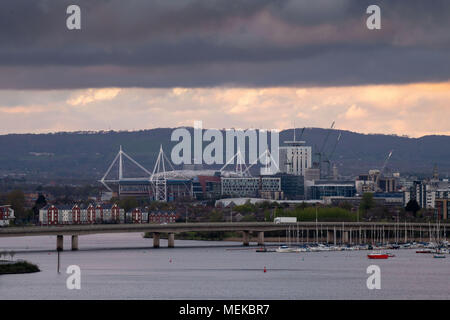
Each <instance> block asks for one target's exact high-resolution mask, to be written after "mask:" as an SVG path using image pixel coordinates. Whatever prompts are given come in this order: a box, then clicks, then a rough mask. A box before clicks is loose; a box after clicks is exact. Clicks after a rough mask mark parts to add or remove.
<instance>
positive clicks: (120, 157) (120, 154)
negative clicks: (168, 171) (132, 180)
mask: <svg viewBox="0 0 450 320" xmlns="http://www.w3.org/2000/svg"><path fill="white" fill-rule="evenodd" d="M124 156H125V158H127V159H128V160H130V161H131V162H132V163H133V164H134V165H136V166H137V167H138V168H139V169H141V170H142V171H144V172H145V173H146V174H148V176H149V177H151V175H152V174H151V173H150V172H149V171H148V170H147V169H145V168H144V167H143V166H141V165H140V164H139V163H138V162H137V161H136V160H134V159H133V158H131V157H130V156H129V155H128V154H126V153H125V152H124V151H123V150H122V146H120V149H119V152H118V153H117V155H116V156H115V158H114V160H113V161H112V162H111V164H110V165H109V167H108V170H106V173H105V175H104V176H103V177H102V178H101V179H100V180H99V182H100V183H101V184H103V185H104V186H105V188H106V189H108V190H109V191H111V192H112V191H113V190H112V189H111V188H110V187H109V185H108V183H117V182H120V181H121V180H123V157H124ZM116 162H119V172H118V179H107V178H106V177H107V176H108V175H109V173H110V172H111V170H112V168H113V167H114V165H115V164H116Z"/></svg>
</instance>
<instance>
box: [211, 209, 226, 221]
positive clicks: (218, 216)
mask: <svg viewBox="0 0 450 320" xmlns="http://www.w3.org/2000/svg"><path fill="white" fill-rule="evenodd" d="M209 221H210V222H222V221H223V213H222V211H217V210H213V211H211V215H210V216H209Z"/></svg>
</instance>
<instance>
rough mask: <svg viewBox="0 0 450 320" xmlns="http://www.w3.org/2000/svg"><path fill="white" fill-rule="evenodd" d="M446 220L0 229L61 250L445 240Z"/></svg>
mask: <svg viewBox="0 0 450 320" xmlns="http://www.w3.org/2000/svg"><path fill="white" fill-rule="evenodd" d="M449 229H450V223H439V224H436V223H410V222H403V223H401V222H400V223H397V222H297V223H273V222H207V223H171V224H148V223H145V224H93V225H59V226H26V227H3V228H0V238H1V237H31V236H45V235H54V236H56V248H57V250H63V237H64V236H71V237H72V250H78V236H81V235H88V234H102V233H128V232H139V233H143V232H150V233H152V234H153V246H154V247H155V248H158V247H159V242H160V241H159V240H160V235H161V233H163V234H167V235H168V246H169V247H174V246H175V234H176V233H180V232H188V231H206V232H215V231H229V232H230V231H231V232H242V242H243V245H245V246H247V245H249V243H250V234H252V233H256V235H257V243H258V245H264V232H269V231H286V238H288V237H289V239H297V240H298V241H299V240H300V239H301V240H302V241H307V242H319V241H320V242H328V243H333V242H334V243H336V242H337V241H338V242H339V243H341V244H343V243H356V242H359V243H363V242H364V243H370V242H372V243H374V242H384V241H385V240H392V239H395V240H396V242H399V241H402V242H403V241H404V242H407V241H411V240H415V241H423V240H424V239H426V240H430V241H431V240H432V239H433V240H435V239H444V238H445V239H446V238H447V236H448V230H449Z"/></svg>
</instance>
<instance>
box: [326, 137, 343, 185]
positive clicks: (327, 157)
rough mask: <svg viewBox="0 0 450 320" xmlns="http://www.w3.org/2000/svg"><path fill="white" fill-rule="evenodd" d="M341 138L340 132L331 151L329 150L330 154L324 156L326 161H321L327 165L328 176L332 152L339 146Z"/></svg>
mask: <svg viewBox="0 0 450 320" xmlns="http://www.w3.org/2000/svg"><path fill="white" fill-rule="evenodd" d="M341 136H342V132H339V135H338V137H337V139H336V143H335V144H334V146H333V149H332V150H331V152H330V154H329V155H328V156H326V159H325V160H324V161H323V162H325V163H326V164H327V175H328V176H330V172H331V158H332V157H333V155H334V152H335V151H336V147H337V145H338V144H339V141H340V140H341Z"/></svg>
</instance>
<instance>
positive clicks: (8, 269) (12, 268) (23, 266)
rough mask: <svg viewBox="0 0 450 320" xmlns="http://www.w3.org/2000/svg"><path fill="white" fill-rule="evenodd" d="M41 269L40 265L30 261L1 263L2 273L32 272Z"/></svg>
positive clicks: (0, 272)
mask: <svg viewBox="0 0 450 320" xmlns="http://www.w3.org/2000/svg"><path fill="white" fill-rule="evenodd" d="M39 271H41V270H40V269H39V267H38V266H37V265H35V264H32V263H30V262H28V261H18V262H14V263H6V264H0V275H1V274H18V273H32V272H39Z"/></svg>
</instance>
